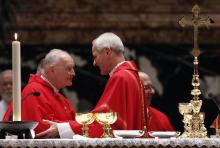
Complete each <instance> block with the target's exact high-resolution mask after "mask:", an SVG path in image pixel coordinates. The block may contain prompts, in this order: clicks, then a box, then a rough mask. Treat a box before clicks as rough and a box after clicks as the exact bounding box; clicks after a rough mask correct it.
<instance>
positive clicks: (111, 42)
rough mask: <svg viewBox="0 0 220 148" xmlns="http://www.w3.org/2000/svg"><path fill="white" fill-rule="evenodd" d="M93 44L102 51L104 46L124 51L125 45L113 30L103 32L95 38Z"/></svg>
mask: <svg viewBox="0 0 220 148" xmlns="http://www.w3.org/2000/svg"><path fill="white" fill-rule="evenodd" d="M93 46H95V47H96V49H97V50H99V51H101V50H103V49H104V48H111V49H112V50H114V51H117V52H124V45H123V43H122V41H121V39H120V38H119V37H118V36H117V35H116V34H114V33H112V32H107V33H103V34H101V35H100V36H98V37H97V38H96V39H95V40H93Z"/></svg>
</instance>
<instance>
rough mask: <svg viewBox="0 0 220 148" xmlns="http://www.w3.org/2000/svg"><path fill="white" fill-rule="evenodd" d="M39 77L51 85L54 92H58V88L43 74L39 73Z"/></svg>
mask: <svg viewBox="0 0 220 148" xmlns="http://www.w3.org/2000/svg"><path fill="white" fill-rule="evenodd" d="M40 77H41V78H42V79H43V80H44V81H46V82H47V83H48V84H49V85H50V86H51V87H52V89H53V91H54V93H55V94H58V92H59V89H57V88H56V87H55V86H54V85H53V84H52V83H51V82H50V81H49V80H48V79H47V78H46V77H45V76H43V75H41V76H40Z"/></svg>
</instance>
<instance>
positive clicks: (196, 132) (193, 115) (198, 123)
mask: <svg viewBox="0 0 220 148" xmlns="http://www.w3.org/2000/svg"><path fill="white" fill-rule="evenodd" d="M192 13H193V18H192V19H191V20H187V19H185V18H184V17H183V18H182V19H181V20H180V21H179V24H180V25H181V26H182V27H185V26H186V25H188V26H193V27H194V48H193V50H192V55H193V57H194V61H193V66H194V72H193V78H192V86H193V89H192V90H191V95H192V96H193V99H192V100H191V101H190V103H179V112H180V113H181V114H182V115H183V123H184V132H183V134H182V135H181V136H180V138H205V137H207V130H206V128H205V126H204V118H205V115H204V113H201V112H200V109H201V106H202V100H200V98H199V95H201V91H200V89H199V86H200V82H199V73H198V64H199V61H198V57H199V55H200V50H199V47H198V28H199V27H201V26H209V25H210V24H211V23H212V22H211V19H210V18H209V17H208V18H206V19H203V18H201V17H200V16H199V13H200V8H199V6H198V5H195V6H194V7H193V8H192Z"/></svg>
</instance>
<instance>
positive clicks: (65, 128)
mask: <svg viewBox="0 0 220 148" xmlns="http://www.w3.org/2000/svg"><path fill="white" fill-rule="evenodd" d="M57 128H58V132H59V135H60V138H61V139H72V138H73V135H75V134H74V132H73V130H72V128H71V127H70V125H69V123H67V122H66V123H57Z"/></svg>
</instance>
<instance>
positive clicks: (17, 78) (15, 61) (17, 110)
mask: <svg viewBox="0 0 220 148" xmlns="http://www.w3.org/2000/svg"><path fill="white" fill-rule="evenodd" d="M20 50H21V46H20V42H19V41H17V33H15V41H12V74H13V87H12V88H13V89H12V92H13V95H12V96H13V121H21V60H20V55H21V54H20V53H21V52H20Z"/></svg>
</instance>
